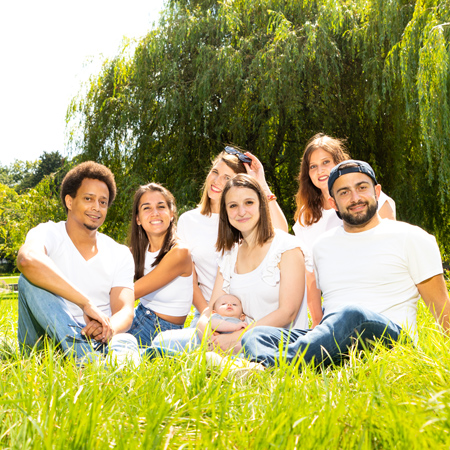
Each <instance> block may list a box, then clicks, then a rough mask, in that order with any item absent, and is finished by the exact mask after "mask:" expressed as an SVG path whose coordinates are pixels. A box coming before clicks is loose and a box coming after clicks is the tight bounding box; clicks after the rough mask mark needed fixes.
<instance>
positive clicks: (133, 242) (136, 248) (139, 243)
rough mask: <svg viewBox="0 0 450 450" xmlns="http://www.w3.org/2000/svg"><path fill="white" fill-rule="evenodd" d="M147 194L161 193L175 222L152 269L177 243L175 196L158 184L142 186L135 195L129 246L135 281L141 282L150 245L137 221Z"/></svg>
mask: <svg viewBox="0 0 450 450" xmlns="http://www.w3.org/2000/svg"><path fill="white" fill-rule="evenodd" d="M146 192H160V193H161V194H162V196H163V197H164V199H165V200H166V202H167V205H168V207H169V210H170V211H171V212H172V214H173V220H172V221H171V222H170V225H169V227H168V228H167V231H166V235H165V236H164V242H163V245H162V247H161V250H160V251H159V253H158V256H157V257H156V259H155V261H154V262H153V264H152V267H155V266H156V265H157V264H159V263H160V262H161V260H162V259H163V258H164V256H165V255H166V254H167V252H168V251H169V250H170V249H171V248H172V247H173V246H174V245H175V243H176V237H175V227H176V217H177V215H176V213H177V207H176V204H175V198H174V196H173V195H172V193H171V192H170V191H169V190H168V189H166V188H165V187H163V186H161V185H160V184H157V183H149V184H146V185H144V186H141V187H140V188H139V189H138V190H137V191H136V193H135V194H134V200H133V215H132V219H131V226H130V233H129V244H130V248H131V253H132V254H133V259H134V267H135V271H134V278H135V280H139V278H142V277H143V276H144V266H145V255H146V252H147V249H148V244H149V241H148V236H147V233H146V232H145V230H144V229H143V228H142V225H138V224H137V220H136V219H137V217H138V214H139V202H140V201H141V197H142V196H143V195H144V194H145V193H146Z"/></svg>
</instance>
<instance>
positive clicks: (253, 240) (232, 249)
mask: <svg viewBox="0 0 450 450" xmlns="http://www.w3.org/2000/svg"><path fill="white" fill-rule="evenodd" d="M269 204H270V203H269V202H268V200H267V196H266V195H265V193H264V192H263V190H262V189H261V186H260V184H259V183H258V182H257V181H256V180H255V179H254V178H253V177H251V176H249V175H244V174H239V175H237V176H236V177H234V178H233V179H231V180H229V181H228V182H227V184H226V185H225V187H224V190H223V194H222V197H221V201H220V218H219V233H218V239H217V246H216V248H217V251H218V252H219V253H220V255H221V257H220V259H219V268H218V272H217V277H216V282H215V285H214V290H213V293H212V297H211V301H213V302H214V301H215V300H216V299H217V298H219V297H220V296H222V295H224V294H231V295H235V296H236V297H238V298H239V299H240V300H241V302H242V306H243V309H244V310H245V312H246V315H247V316H248V317H250V318H251V319H253V320H254V322H253V323H252V324H251V325H249V326H248V327H247V328H246V331H247V332H248V330H250V329H251V328H253V327H255V326H260V325H270V326H275V327H285V328H289V327H291V326H293V327H295V328H301V327H305V326H307V309H306V290H305V263H304V256H303V252H302V250H301V248H300V240H299V239H297V238H296V237H295V236H292V235H290V234H288V233H286V232H284V231H281V230H277V229H275V228H274V227H273V225H272V220H271V214H270V213H269ZM209 316H210V311H209V310H208V309H206V310H205V311H204V312H203V315H202V318H201V319H200V321H199V326H198V328H199V330H200V331H201V332H204V330H205V329H206V327H207V323H208V321H209ZM241 337H242V331H236V332H233V333H230V334H212V335H211V336H210V337H209V342H210V344H209V345H210V346H211V348H216V347H218V348H220V349H221V350H224V351H227V350H231V349H233V350H234V351H235V352H237V351H239V350H240V348H241V346H240V339H241Z"/></svg>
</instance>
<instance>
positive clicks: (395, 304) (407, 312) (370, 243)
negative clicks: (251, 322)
mask: <svg viewBox="0 0 450 450" xmlns="http://www.w3.org/2000/svg"><path fill="white" fill-rule="evenodd" d="M328 189H329V192H330V198H329V202H330V204H331V206H332V207H333V208H334V209H335V210H336V213H337V214H338V216H339V217H341V218H342V220H343V226H341V227H337V228H334V229H332V230H330V231H329V232H327V233H325V234H324V235H323V236H322V237H321V238H320V239H319V240H318V241H317V242H316V244H315V245H314V249H313V254H314V271H315V275H316V282H317V286H318V288H319V289H320V290H321V291H322V296H323V305H322V306H323V309H324V318H323V319H322V321H321V323H320V324H319V325H318V326H316V327H315V328H314V329H313V330H297V329H291V330H287V329H282V328H273V327H257V328H254V329H253V330H251V331H249V332H248V333H246V334H245V335H244V336H243V338H242V344H243V347H244V351H245V352H246V355H247V357H249V358H250V359H251V360H253V361H257V362H261V363H262V364H264V365H265V366H273V365H275V364H276V363H277V360H278V359H279V358H280V357H282V358H283V359H286V360H287V361H290V362H294V361H296V360H297V359H298V358H303V360H304V361H305V362H306V363H310V362H311V361H314V363H315V364H324V365H327V364H330V363H332V362H334V363H336V362H340V361H341V360H342V357H343V356H345V355H346V353H347V352H348V348H349V347H351V346H352V345H355V344H356V345H364V344H366V343H367V342H368V341H370V342H371V341H372V340H373V339H381V340H382V341H383V342H384V343H386V344H387V345H391V344H392V343H393V342H394V341H397V340H399V339H400V337H401V336H409V337H410V338H412V339H413V340H414V339H415V337H416V315H417V303H418V300H419V298H420V297H422V299H423V300H424V302H425V303H426V305H427V306H428V308H429V309H430V311H431V313H432V314H433V315H434V317H435V318H436V320H437V322H438V323H439V324H440V325H441V326H442V327H443V328H444V330H445V331H448V329H449V317H450V301H449V296H448V292H447V288H446V285H445V282H444V278H443V270H442V261H441V257H440V253H439V248H438V246H437V244H436V240H435V238H434V237H433V236H431V235H429V234H428V233H427V232H425V231H424V230H422V229H421V228H419V227H416V226H413V225H410V224H407V223H404V222H396V221H392V220H387V219H381V218H380V216H379V215H378V213H377V199H378V197H379V195H380V192H381V186H380V185H379V184H378V182H377V180H376V177H375V173H374V171H373V169H372V167H371V166H370V165H369V164H368V163H366V162H364V161H356V160H348V161H343V162H341V163H340V164H338V165H337V166H335V167H334V168H333V169H332V170H331V172H330V177H329V179H328Z"/></svg>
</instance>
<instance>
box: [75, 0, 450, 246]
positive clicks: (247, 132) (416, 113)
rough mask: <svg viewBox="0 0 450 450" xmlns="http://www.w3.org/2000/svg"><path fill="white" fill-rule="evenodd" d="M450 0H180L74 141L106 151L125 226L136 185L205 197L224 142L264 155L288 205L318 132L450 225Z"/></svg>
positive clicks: (110, 78)
mask: <svg viewBox="0 0 450 450" xmlns="http://www.w3.org/2000/svg"><path fill="white" fill-rule="evenodd" d="M449 11H450V0H447V1H443V2H441V3H438V2H437V1H422V2H413V1H403V0H390V1H386V0H372V1H369V0H366V1H363V0H354V1H350V0H347V1H345V0H343V1H340V2H336V1H331V0H330V1H327V0H317V1H307V0H304V1H298V0H234V1H232V0H228V1H227V0H223V1H221V2H218V1H213V0H197V1H194V0H172V1H170V2H169V3H168V4H167V6H166V9H165V11H164V14H163V15H162V17H161V20H160V22H159V24H158V27H157V28H156V29H154V30H152V31H150V32H149V33H148V35H147V36H145V37H144V38H143V39H142V40H141V41H140V42H139V44H138V45H137V47H136V49H135V50H134V51H133V52H132V54H131V55H130V54H129V53H128V50H127V48H126V47H124V49H123V51H122V52H121V53H120V54H119V55H118V56H117V57H116V58H115V59H114V60H111V61H106V62H105V64H104V67H103V70H102V71H101V73H99V74H98V76H97V77H94V78H93V79H92V80H91V82H90V85H89V88H88V90H87V93H86V94H85V95H84V96H82V97H81V100H77V101H74V102H73V103H72V105H71V108H70V110H69V118H70V120H71V124H72V125H71V126H72V132H73V135H74V136H79V138H78V139H74V140H73V145H74V148H75V149H76V150H77V151H81V156H82V158H83V159H87V158H92V159H95V160H97V161H101V162H103V163H105V164H108V165H109V166H110V167H111V168H112V169H113V170H114V172H115V173H116V176H117V179H118V184H119V197H118V201H117V204H116V206H115V210H114V211H112V212H113V214H112V216H113V220H112V221H111V222H110V223H109V225H108V226H109V230H108V231H109V232H110V233H112V234H113V235H115V237H117V238H121V237H123V236H124V234H125V229H126V222H127V221H128V219H129V207H130V203H131V201H130V199H131V193H132V191H133V190H134V188H135V187H136V185H138V184H139V183H144V182H148V181H159V182H162V183H164V184H165V185H166V186H167V187H168V188H169V189H171V190H172V191H173V192H174V194H175V195H176V197H177V198H178V202H179V204H181V205H183V207H191V206H193V205H194V204H195V203H196V202H197V201H198V199H199V189H200V186H201V183H202V182H203V180H204V177H205V175H206V171H207V169H208V166H209V162H210V160H211V158H212V157H213V156H214V155H215V154H217V153H218V152H219V151H220V150H221V148H222V146H223V144H224V143H234V144H237V145H239V146H241V147H243V148H246V149H248V150H250V151H252V152H253V153H255V154H256V155H257V156H258V157H259V158H260V159H261V160H262V161H263V163H264V165H265V167H266V170H267V174H268V180H269V183H270V184H271V185H272V188H273V189H274V191H275V193H276V194H277V196H278V198H279V199H281V203H282V206H283V208H284V210H285V213H286V215H287V216H288V217H292V215H293V207H294V205H293V196H294V193H295V191H296V189H297V184H296V176H297V173H298V168H299V164H300V159H301V156H302V152H303V148H304V145H305V143H306V141H307V140H308V139H309V138H310V137H311V136H312V135H314V134H315V133H317V132H325V133H327V134H331V135H334V136H338V137H343V138H347V141H348V147H349V150H350V153H351V154H352V156H354V157H357V158H361V159H366V160H368V161H369V162H371V163H372V164H373V165H374V166H375V168H376V170H377V173H378V174H379V178H380V180H381V183H382V185H383V189H384V190H385V191H386V192H387V193H388V194H390V195H391V196H393V197H394V198H395V200H396V201H397V205H398V216H399V217H400V218H401V219H403V220H407V221H411V222H413V223H416V224H420V225H422V226H424V227H425V228H427V229H428V230H429V231H431V232H434V233H436V234H437V235H438V237H439V240H440V243H441V245H442V246H443V249H447V248H448V247H450V246H446V243H445V240H444V238H443V237H444V236H445V235H446V234H447V233H448V231H450V230H449V223H448V220H447V217H448V216H447V206H446V205H447V203H448V195H449V189H448V188H449V180H450V171H449V170H448V165H449V160H448V159H449V155H448V150H449V145H448V137H449V136H450V123H449V105H448V101H449V89H448V88H449V80H448V72H449V71H448V61H449V50H448V47H449V46H448V37H449V36H448V33H449V32H450V31H449V29H450V27H449V24H448V22H449V21H450V17H449V15H450V13H449Z"/></svg>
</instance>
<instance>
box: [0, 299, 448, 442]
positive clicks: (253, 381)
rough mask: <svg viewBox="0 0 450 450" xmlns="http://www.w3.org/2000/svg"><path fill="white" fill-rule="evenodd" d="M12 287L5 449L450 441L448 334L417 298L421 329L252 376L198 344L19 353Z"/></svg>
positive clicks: (1, 393)
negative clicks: (340, 358)
mask: <svg viewBox="0 0 450 450" xmlns="http://www.w3.org/2000/svg"><path fill="white" fill-rule="evenodd" d="M16 305H17V296H16V297H15V298H13V299H8V300H7V299H3V301H1V302H0V309H1V311H0V338H1V342H2V344H1V348H0V358H1V360H2V362H1V365H0V368H1V369H0V415H1V418H2V420H1V422H0V447H1V448H20V449H35V448H36V449H60V448H61V449H72V448H73V449H109V448H117V449H126V448H133V449H134V448H145V449H148V448H156V449H179V448H180V449H181V448H183V449H224V448H226V449H271V448H274V449H318V448H320V449H321V448H323V449H350V448H352V449H353V448H357V449H408V450H410V449H440V448H443V449H444V448H449V447H450V436H449V431H450V388H449V386H450V352H449V346H450V341H449V340H448V338H447V337H445V336H443V335H442V334H441V333H440V332H439V331H438V330H437V329H436V327H435V326H434V324H433V322H432V319H431V316H430V314H429V313H428V312H427V311H426V310H425V309H424V307H422V306H421V307H420V310H419V320H418V322H419V328H420V339H419V342H418V345H417V346H416V347H415V348H414V347H412V346H410V345H407V344H398V345H396V346H395V347H394V348H393V349H392V350H387V349H385V348H382V347H377V348H376V349H375V350H374V351H373V352H371V353H367V354H365V353H359V354H357V353H353V354H351V356H350V358H349V360H348V362H347V363H346V364H345V365H344V366H342V367H336V368H329V369H327V370H325V371H315V370H313V369H311V368H309V367H306V368H304V369H303V370H302V371H301V372H299V371H298V370H296V369H295V368H292V367H289V366H286V365H282V366H281V367H279V368H276V369H273V370H270V371H265V372H261V373H259V372H257V373H254V374H251V375H250V376H249V377H247V378H239V377H236V376H234V375H233V374H232V373H230V371H229V370H228V369H227V368H225V369H224V370H218V369H214V368H211V367H210V366H208V365H207V364H206V362H205V359H204V357H203V354H202V351H201V350H199V351H197V352H194V353H192V354H190V355H183V356H180V357H179V358H174V359H170V358H159V359H155V360H152V361H146V362H145V363H144V364H143V366H142V367H141V368H140V369H139V370H135V369H132V368H125V369H124V370H113V369H109V370H105V369H104V368H101V367H96V366H94V365H93V366H89V367H85V368H84V369H81V368H79V367H77V366H76V365H75V364H74V363H73V362H72V361H68V360H65V359H64V358H62V356H61V355H60V354H59V353H58V351H55V349H54V348H53V347H52V345H51V344H49V345H48V346H47V347H46V349H45V350H44V351H41V352H39V353H37V354H33V355H31V356H30V357H26V358H24V357H22V356H20V355H19V354H18V352H17V346H16V342H15V327H16V325H15V323H16V316H17V312H16Z"/></svg>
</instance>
